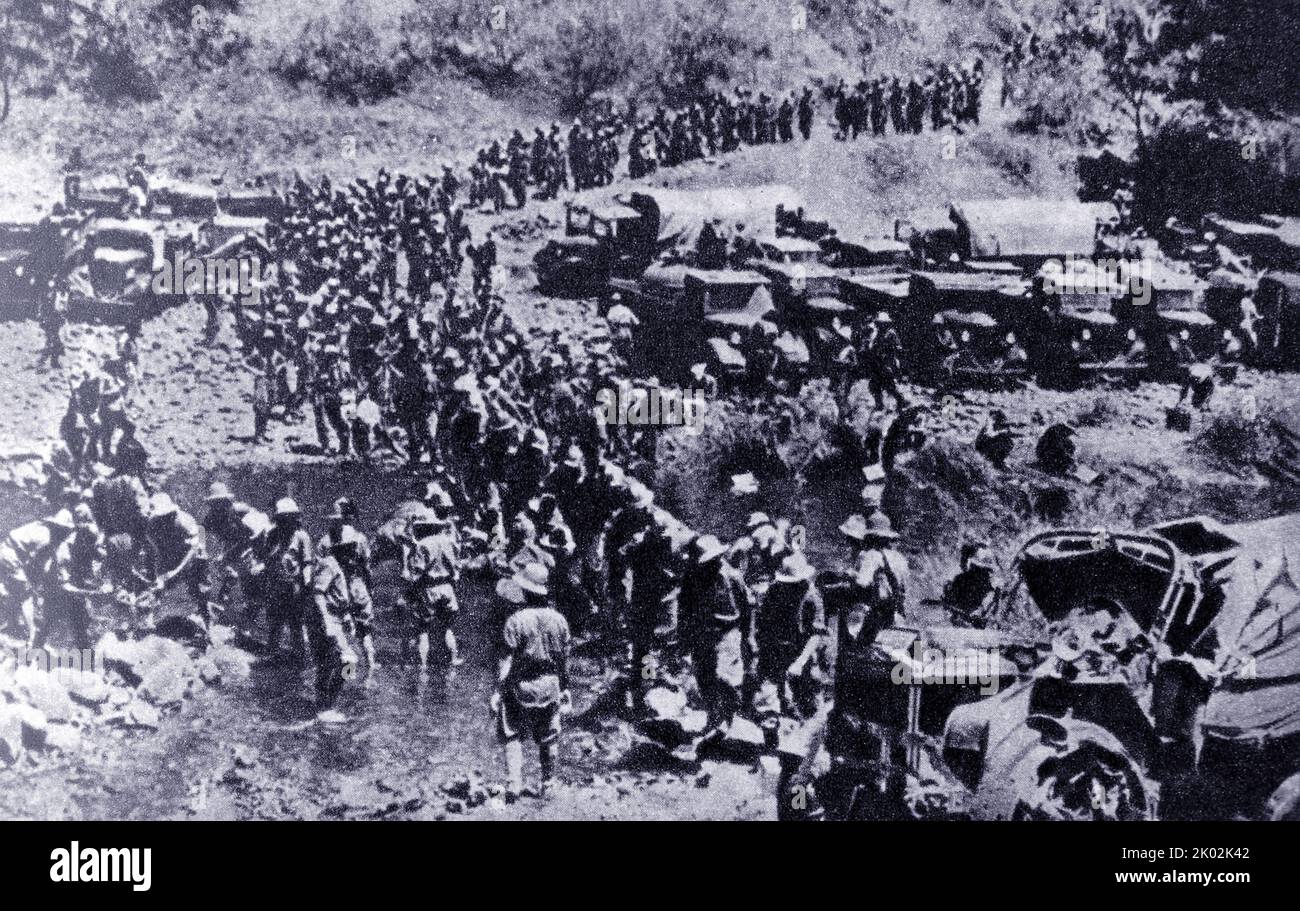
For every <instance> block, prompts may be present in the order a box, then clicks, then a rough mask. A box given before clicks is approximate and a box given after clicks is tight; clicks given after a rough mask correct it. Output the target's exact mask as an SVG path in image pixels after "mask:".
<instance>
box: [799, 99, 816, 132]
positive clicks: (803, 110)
mask: <svg viewBox="0 0 1300 911" xmlns="http://www.w3.org/2000/svg"><path fill="white" fill-rule="evenodd" d="M813 110H814V101H813V94H812V89H810V88H805V89H804V90H803V94H802V95H801V96H799V135H801V136H803V138H804V139H805V140H807V139H809V138H810V137H811V136H812V126H813Z"/></svg>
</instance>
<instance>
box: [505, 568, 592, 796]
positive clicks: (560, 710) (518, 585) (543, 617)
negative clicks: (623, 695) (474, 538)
mask: <svg viewBox="0 0 1300 911" xmlns="http://www.w3.org/2000/svg"><path fill="white" fill-rule="evenodd" d="M505 581H506V582H507V583H508V584H507V585H506V586H503V588H502V594H503V597H504V598H505V599H506V601H507V602H508V603H510V604H513V605H515V609H514V611H513V612H512V613H511V614H510V616H509V618H508V619H507V620H506V622H505V626H504V627H503V628H502V631H501V658H500V660H499V661H498V663H497V686H496V689H495V690H494V691H493V693H492V696H491V697H490V699H489V700H488V706H489V708H490V709H491V711H492V714H493V715H494V716H495V717H496V720H497V733H498V735H499V736H500V738H501V741H502V743H503V744H504V746H505V754H506V755H505V758H506V800H507V802H513V801H515V800H517V799H518V798H519V796H520V795H521V794H522V793H523V764H524V756H523V743H522V738H523V737H525V736H530V737H532V739H533V740H534V741H536V743H537V747H538V759H539V761H540V763H541V789H540V796H543V797H545V796H546V793H547V790H548V788H549V787H550V786H551V784H552V782H553V781H554V778H555V765H556V762H557V760H558V758H559V740H560V718H561V715H563V714H564V713H565V712H567V711H569V710H570V709H571V707H572V699H571V697H570V695H569V645H570V641H571V635H570V632H569V625H568V623H567V622H566V621H565V619H564V616H563V615H562V614H561V613H560V612H559V611H558V610H556V609H555V607H554V604H553V603H552V601H551V599H550V591H549V587H548V585H547V583H548V573H547V570H546V567H545V566H542V565H541V564H540V563H530V564H528V565H527V566H526V567H524V568H523V570H521V571H520V572H519V573H517V574H515V575H514V576H513V577H512V578H511V579H509V580H505Z"/></svg>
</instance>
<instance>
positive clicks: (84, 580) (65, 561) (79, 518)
mask: <svg viewBox="0 0 1300 911" xmlns="http://www.w3.org/2000/svg"><path fill="white" fill-rule="evenodd" d="M72 520H73V526H74V530H73V532H72V534H71V535H70V536H69V537H67V538H65V539H64V540H63V542H62V543H61V544H59V546H58V548H57V549H56V550H55V552H54V558H53V561H52V571H51V573H50V576H49V577H48V578H47V579H46V588H45V591H44V592H42V593H41V594H42V597H41V617H40V619H39V620H38V621H37V622H36V624H35V632H34V633H33V635H32V639H31V647H32V648H34V649H39V648H44V647H45V643H46V642H47V641H48V640H49V636H50V632H51V630H52V629H53V628H54V627H55V626H58V625H60V624H62V625H65V626H67V627H68V631H69V633H70V634H71V636H72V641H73V644H74V646H75V647H76V648H78V649H88V648H90V645H91V639H90V623H91V614H90V601H91V599H93V598H97V597H102V596H104V595H105V594H107V593H108V592H109V591H110V590H111V586H110V585H109V584H108V583H105V582H102V581H101V576H100V570H101V568H102V566H103V563H104V539H103V537H102V536H101V535H100V533H99V527H98V526H97V525H96V524H95V517H94V516H93V515H91V512H90V507H89V506H88V505H86V504H85V503H79V504H77V506H76V508H75V509H73V511H72Z"/></svg>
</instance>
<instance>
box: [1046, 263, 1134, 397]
mask: <svg viewBox="0 0 1300 911" xmlns="http://www.w3.org/2000/svg"><path fill="white" fill-rule="evenodd" d="M1129 294H1130V287H1129V284H1128V281H1127V276H1126V275H1121V274H1120V272H1119V270H1118V269H1112V268H1104V267H1102V266H1100V265H1098V264H1097V263H1096V262H1094V261H1092V260H1071V261H1068V262H1066V263H1064V264H1061V263H1055V262H1053V263H1049V264H1047V265H1045V266H1044V267H1043V268H1042V269H1040V270H1039V271H1038V272H1037V273H1036V274H1035V276H1034V280H1033V297H1034V303H1035V305H1036V306H1035V307H1034V308H1033V309H1032V310H1031V311H1028V312H1027V318H1026V322H1027V323H1031V324H1032V325H1026V326H1024V327H1022V334H1023V335H1024V336H1025V341H1026V347H1027V351H1028V352H1029V355H1030V361H1031V363H1032V365H1033V367H1034V369H1035V371H1036V373H1037V374H1038V377H1039V379H1040V380H1041V381H1043V382H1044V383H1047V384H1050V385H1054V386H1074V385H1077V384H1079V383H1082V382H1085V381H1087V380H1088V379H1091V378H1094V377H1097V376H1107V377H1125V378H1132V379H1136V378H1137V377H1140V376H1142V375H1143V374H1145V373H1146V372H1147V370H1148V367H1149V365H1148V362H1147V357H1146V350H1145V343H1143V342H1142V341H1141V338H1140V336H1139V333H1138V330H1137V328H1135V327H1133V326H1121V325H1120V320H1119V317H1117V316H1116V312H1115V311H1116V308H1117V307H1118V306H1121V305H1122V302H1123V301H1124V300H1126V299H1128V298H1129Z"/></svg>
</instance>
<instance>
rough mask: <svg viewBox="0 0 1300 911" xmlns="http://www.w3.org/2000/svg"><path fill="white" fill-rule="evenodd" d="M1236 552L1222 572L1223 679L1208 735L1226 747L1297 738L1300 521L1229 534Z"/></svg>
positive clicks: (1285, 519) (1210, 706) (1208, 712)
mask: <svg viewBox="0 0 1300 911" xmlns="http://www.w3.org/2000/svg"><path fill="white" fill-rule="evenodd" d="M1223 531H1224V532H1225V533H1226V534H1227V535H1229V536H1230V537H1231V538H1233V539H1234V540H1235V541H1236V542H1237V543H1238V544H1239V548H1238V549H1237V550H1236V551H1235V558H1234V559H1233V561H1232V563H1231V564H1229V566H1228V567H1227V568H1226V570H1225V571H1224V572H1225V574H1226V577H1227V581H1226V584H1225V587H1224V592H1225V594H1226V596H1227V598H1226V603H1225V604H1224V608H1223V613H1222V615H1221V616H1220V619H1219V626H1218V629H1219V640H1220V642H1221V643H1222V646H1223V654H1224V658H1223V660H1221V661H1220V670H1221V672H1222V673H1223V674H1224V676H1223V678H1222V679H1221V680H1220V681H1219V683H1218V685H1217V686H1216V687H1215V689H1214V691H1213V692H1212V693H1211V694H1210V700H1209V702H1208V703H1207V705H1206V707H1205V718H1204V722H1203V728H1204V730H1205V731H1206V732H1207V733H1210V734H1213V735H1214V736H1216V737H1222V738H1226V739H1256V738H1269V737H1284V736H1286V735H1289V734H1295V733H1297V732H1300V514H1293V515H1287V516H1280V517H1278V518H1274V519H1266V520H1264V521H1262V522H1251V523H1249V524H1245V525H1228V526H1224V528H1223Z"/></svg>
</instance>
